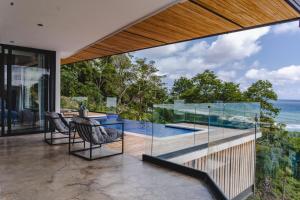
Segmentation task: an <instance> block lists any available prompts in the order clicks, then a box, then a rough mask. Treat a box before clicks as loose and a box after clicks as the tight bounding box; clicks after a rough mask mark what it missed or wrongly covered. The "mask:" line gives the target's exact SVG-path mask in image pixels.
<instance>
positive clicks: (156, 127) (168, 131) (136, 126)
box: [96, 118, 195, 137]
mask: <svg viewBox="0 0 300 200" xmlns="http://www.w3.org/2000/svg"><path fill="white" fill-rule="evenodd" d="M96 120H97V121H99V122H100V123H102V124H109V123H114V122H120V121H116V120H112V119H111V120H107V119H106V118H97V119H96ZM122 121H123V122H124V131H128V132H132V133H137V134H142V135H148V136H152V130H153V136H154V137H168V136H174V135H181V134H188V133H193V132H194V131H195V130H193V129H189V128H175V127H168V126H165V125H164V124H156V123H150V122H142V121H135V120H128V119H124V120H122ZM107 127H112V128H117V129H121V125H109V126H107Z"/></svg>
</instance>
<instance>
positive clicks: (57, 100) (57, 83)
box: [55, 52, 61, 112]
mask: <svg viewBox="0 0 300 200" xmlns="http://www.w3.org/2000/svg"><path fill="white" fill-rule="evenodd" d="M60 58H61V57H60V54H59V53H57V52H56V80H55V87H56V88H55V112H60Z"/></svg>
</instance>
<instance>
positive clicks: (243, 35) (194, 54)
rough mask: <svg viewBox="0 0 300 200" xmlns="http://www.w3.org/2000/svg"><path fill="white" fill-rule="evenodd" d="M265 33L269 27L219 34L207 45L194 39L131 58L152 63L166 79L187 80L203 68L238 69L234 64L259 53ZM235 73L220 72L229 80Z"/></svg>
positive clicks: (144, 51) (145, 51)
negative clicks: (146, 59)
mask: <svg viewBox="0 0 300 200" xmlns="http://www.w3.org/2000/svg"><path fill="white" fill-rule="evenodd" d="M269 31H270V28H269V27H263V28H257V29H252V30H247V31H241V32H236V33H230V34H226V35H221V36H218V37H215V38H216V39H215V40H214V41H213V42H210V43H209V42H208V41H207V40H206V41H205V40H195V41H190V42H183V43H177V44H172V45H166V46H163V47H156V48H152V49H146V50H143V51H138V52H135V53H133V55H134V56H136V57H146V58H148V59H149V60H154V61H155V62H156V66H157V67H158V69H159V70H160V74H165V75H167V76H168V78H169V79H176V78H178V77H180V76H188V77H190V76H194V75H195V74H197V73H201V72H203V71H204V70H205V69H211V70H212V69H218V68H226V65H230V66H235V70H240V67H238V65H237V64H238V63H240V64H241V63H243V60H244V59H246V58H248V57H250V56H252V55H254V54H256V53H258V52H259V51H260V50H261V48H262V47H261V45H260V38H261V37H262V36H264V35H266V34H267V33H268V32H269ZM238 68H239V69H238ZM231 70H233V69H231ZM235 73H236V72H234V71H231V72H227V73H226V72H225V70H224V71H223V72H220V74H221V75H222V78H224V79H229V78H233V77H234V76H235Z"/></svg>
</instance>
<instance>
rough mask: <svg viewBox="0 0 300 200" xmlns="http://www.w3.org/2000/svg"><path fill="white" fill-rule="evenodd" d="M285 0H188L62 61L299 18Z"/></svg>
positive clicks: (132, 49) (143, 47) (117, 52)
mask: <svg viewBox="0 0 300 200" xmlns="http://www.w3.org/2000/svg"><path fill="white" fill-rule="evenodd" d="M299 17H300V15H299V13H297V12H296V11H295V10H294V9H293V8H292V7H290V6H289V5H288V4H287V3H286V2H285V1H284V0H251V1H249V0H222V1H220V0H189V1H186V2H183V3H178V4H176V5H174V6H171V7H169V8H168V9H166V10H164V11H162V12H160V13H158V14H156V15H154V16H152V17H149V18H147V19H145V20H143V21H142V22H139V23H137V24H134V25H132V26H131V27H129V28H126V29H124V30H121V31H120V32H118V33H115V34H112V35H110V36H108V37H106V38H105V39H101V40H99V41H97V42H95V43H94V44H92V45H90V46H88V47H86V48H83V49H82V50H81V51H79V52H78V53H76V54H74V55H73V56H71V57H68V58H65V59H62V64H67V63H73V62H78V61H82V60H88V59H94V58H99V57H104V56H109V55H115V54H120V53H126V52H131V51H136V50H141V49H145V48H150V47H156V46H161V45H166V44H171V43H175V42H180V41H186V40H191V39H195V38H202V37H207V36H211V35H216V34H221V33H227V32H231V31H237V30H242V29H244V28H249V27H254V26H259V25H265V24H270V23H275V22H280V21H285V20H292V19H297V18H299Z"/></svg>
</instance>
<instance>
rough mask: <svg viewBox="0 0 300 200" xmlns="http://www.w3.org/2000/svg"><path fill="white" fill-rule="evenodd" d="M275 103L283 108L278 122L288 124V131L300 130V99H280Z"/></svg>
mask: <svg viewBox="0 0 300 200" xmlns="http://www.w3.org/2000/svg"><path fill="white" fill-rule="evenodd" d="M274 104H275V106H276V107H278V108H280V109H281V111H280V114H279V116H278V117H277V122H281V123H284V124H286V129H287V130H288V131H299V132H300V100H278V101H276V102H274Z"/></svg>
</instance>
